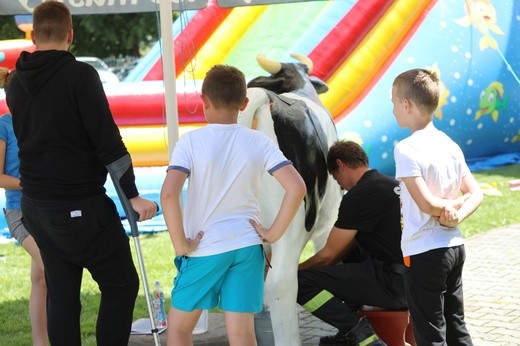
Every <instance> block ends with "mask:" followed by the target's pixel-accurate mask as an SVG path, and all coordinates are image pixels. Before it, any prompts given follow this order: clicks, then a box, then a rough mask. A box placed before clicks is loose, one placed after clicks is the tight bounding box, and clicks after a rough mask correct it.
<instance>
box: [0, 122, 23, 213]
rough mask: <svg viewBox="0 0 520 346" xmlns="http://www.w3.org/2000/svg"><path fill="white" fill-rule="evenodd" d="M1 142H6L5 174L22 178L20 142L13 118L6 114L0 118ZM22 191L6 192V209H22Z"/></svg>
mask: <svg viewBox="0 0 520 346" xmlns="http://www.w3.org/2000/svg"><path fill="white" fill-rule="evenodd" d="M0 140H2V141H4V142H5V162H4V174H7V175H10V176H12V177H16V178H20V170H19V168H20V161H19V160H18V142H17V141H16V137H15V135H14V131H13V118H12V117H11V116H10V115H8V114H5V115H3V116H1V117H0ZM21 196H22V190H5V199H6V202H5V208H6V209H20V197H21Z"/></svg>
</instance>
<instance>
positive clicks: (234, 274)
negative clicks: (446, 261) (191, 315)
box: [171, 245, 264, 313]
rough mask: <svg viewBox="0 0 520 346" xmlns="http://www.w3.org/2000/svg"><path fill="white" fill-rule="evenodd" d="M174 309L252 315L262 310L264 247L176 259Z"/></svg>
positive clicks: (172, 295)
mask: <svg viewBox="0 0 520 346" xmlns="http://www.w3.org/2000/svg"><path fill="white" fill-rule="evenodd" d="M174 262H175V266H176V267H177V272H178V273H177V276H176V277H175V279H174V281H173V289H172V294H171V297H172V299H171V305H172V307H174V308H175V309H178V310H182V311H192V310H194V309H213V308H215V307H217V306H218V307H220V308H221V309H222V310H224V311H232V312H252V313H257V312H260V311H261V310H262V303H263V296H264V253H263V249H262V245H253V246H248V247H245V248H242V249H238V250H233V251H229V252H225V253H222V254H218V255H212V256H202V257H187V256H177V257H176V258H175V261H174Z"/></svg>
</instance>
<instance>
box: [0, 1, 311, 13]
mask: <svg viewBox="0 0 520 346" xmlns="http://www.w3.org/2000/svg"><path fill="white" fill-rule="evenodd" d="M58 1H60V2H63V3H65V4H66V5H67V7H69V9H70V10H71V12H72V14H108V13H136V12H155V11H157V6H158V4H159V3H161V5H162V4H163V3H164V2H168V1H167V0H81V1H78V0H58ZM209 1H211V0H209ZM304 1H309V0H217V1H216V3H217V4H218V5H219V6H220V7H238V6H254V5H268V4H275V3H288V2H304ZM42 2H44V0H10V1H9V2H7V1H3V3H0V15H15V14H30V13H32V11H33V10H34V8H35V7H36V6H37V5H38V4H40V3H42ZM170 3H171V7H172V9H173V10H174V11H184V10H199V9H202V8H204V7H206V5H207V4H208V0H180V1H179V0H171V2H170Z"/></svg>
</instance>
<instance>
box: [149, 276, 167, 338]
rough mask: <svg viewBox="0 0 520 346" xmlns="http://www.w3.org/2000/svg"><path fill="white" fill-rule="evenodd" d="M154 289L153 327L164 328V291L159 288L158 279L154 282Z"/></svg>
mask: <svg viewBox="0 0 520 346" xmlns="http://www.w3.org/2000/svg"><path fill="white" fill-rule="evenodd" d="M154 285H155V289H154V291H153V297H152V298H153V299H152V301H153V309H154V318H155V327H156V328H158V329H160V328H166V325H167V323H166V314H165V313H164V293H163V290H162V288H161V284H160V282H159V281H155V283H154Z"/></svg>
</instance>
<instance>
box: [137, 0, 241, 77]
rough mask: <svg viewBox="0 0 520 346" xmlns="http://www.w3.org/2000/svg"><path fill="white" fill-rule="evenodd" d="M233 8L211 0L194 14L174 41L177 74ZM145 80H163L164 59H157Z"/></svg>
mask: <svg viewBox="0 0 520 346" xmlns="http://www.w3.org/2000/svg"><path fill="white" fill-rule="evenodd" d="M231 10H232V9H230V8H221V7H219V6H217V5H216V4H215V1H209V2H208V6H206V7H205V8H204V9H202V10H199V11H198V12H197V13H196V14H195V15H194V16H193V18H192V19H191V20H190V21H189V22H188V24H187V25H186V27H185V28H183V30H182V31H181V33H180V34H179V35H178V36H177V37H176V38H175V40H174V42H173V49H174V54H175V75H176V76H178V75H179V74H180V73H181V72H182V71H183V70H184V67H185V65H186V64H187V63H188V62H189V61H191V59H193V57H194V56H193V55H194V54H196V52H198V51H199V49H200V47H202V46H203V45H204V43H206V41H207V40H208V38H209V37H210V36H211V34H212V33H213V32H214V31H215V30H216V29H217V28H218V26H219V25H220V24H221V23H222V22H223V21H224V19H225V18H226V17H227V15H228V14H229V13H230V12H231ZM143 80H163V69H162V59H157V61H156V62H155V64H154V65H153V66H152V68H151V69H150V71H148V73H147V74H146V75H145V76H144V78H143Z"/></svg>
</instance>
